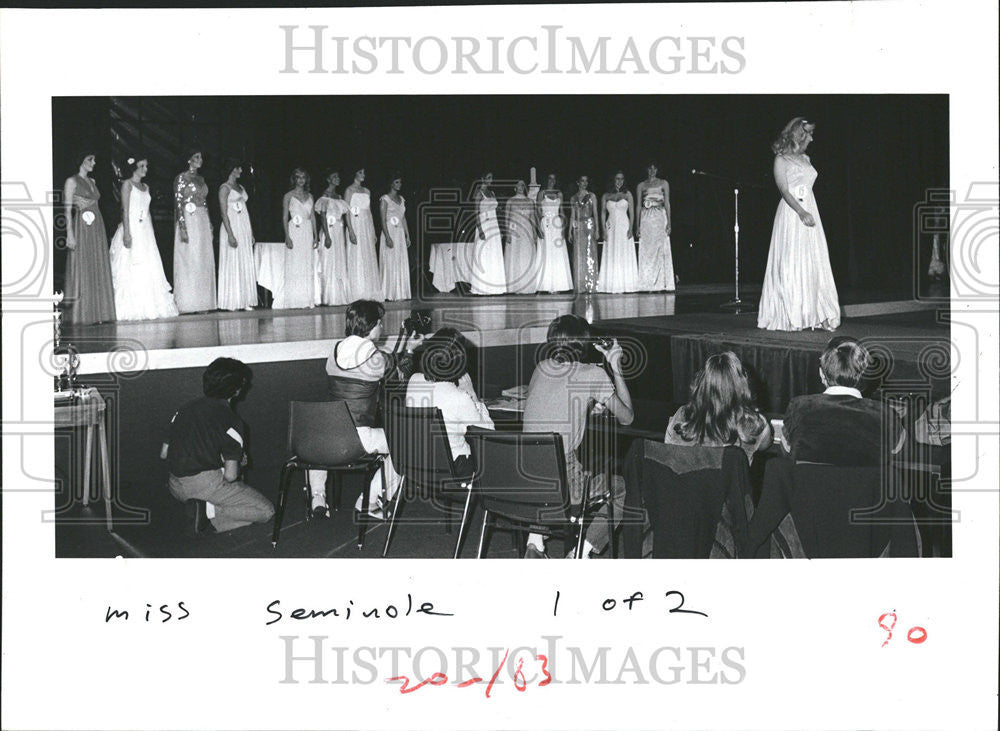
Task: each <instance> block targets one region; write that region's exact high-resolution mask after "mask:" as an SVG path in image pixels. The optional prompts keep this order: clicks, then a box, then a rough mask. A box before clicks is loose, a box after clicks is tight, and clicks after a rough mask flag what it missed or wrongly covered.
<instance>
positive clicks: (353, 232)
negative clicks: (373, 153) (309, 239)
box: [344, 168, 382, 302]
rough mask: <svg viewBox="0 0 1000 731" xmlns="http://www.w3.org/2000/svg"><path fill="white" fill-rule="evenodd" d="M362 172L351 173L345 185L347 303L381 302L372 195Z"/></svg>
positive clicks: (362, 170)
mask: <svg viewBox="0 0 1000 731" xmlns="http://www.w3.org/2000/svg"><path fill="white" fill-rule="evenodd" d="M364 182H365V169H364V168H361V169H359V170H357V171H356V172H355V173H354V182H353V183H351V184H350V185H349V186H347V190H345V191H344V198H345V199H346V200H347V207H348V211H347V218H346V219H345V220H346V221H347V244H346V249H347V281H348V282H349V285H348V288H347V289H348V291H349V293H350V295H351V300H352V301H356V300H375V301H377V302H381V301H382V280H381V279H380V277H379V271H378V259H377V258H376V257H375V223H374V222H373V221H372V209H371V206H372V194H371V191H370V190H368V188H366V187H365V186H364V185H363V183H364Z"/></svg>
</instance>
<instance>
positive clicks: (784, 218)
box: [757, 157, 840, 330]
mask: <svg viewBox="0 0 1000 731" xmlns="http://www.w3.org/2000/svg"><path fill="white" fill-rule="evenodd" d="M785 159H786V160H787V161H788V165H787V167H786V173H785V174H786V180H787V182H788V190H789V191H790V192H791V193H792V195H794V196H795V197H796V198H797V199H798V200H799V203H800V205H801V206H802V207H803V208H805V209H806V211H808V212H809V213H811V214H812V217H813V219H814V220H815V222H816V225H815V226H806V225H805V224H804V223H802V220H801V219H800V218H799V215H798V214H797V213H796V212H795V210H794V209H793V208H792V207H791V206H790V205H788V203H786V202H785V199H784V198H782V199H781V202H780V203H778V211H777V213H775V215H774V228H773V229H772V230H771V250H770V251H769V252H768V255H767V269H766V271H765V272H764V287H763V289H762V291H761V294H760V308H759V310H758V314H757V327H759V328H764V329H767V330H804V329H807V328H816V327H822V328H826V329H828V330H832V329H835V328H837V327H838V326H839V325H840V302H839V301H838V299H837V285H836V284H834V281H833V271H832V270H831V268H830V253H829V251H828V250H827V245H826V234H825V233H824V232H823V223H822V221H820V218H819V208H818V207H817V206H816V198H815V196H814V195H813V190H812V189H813V184H814V183H815V182H816V177H817V175H818V173H817V172H816V168H814V167H813V166H812V163H810V162H808V160H809V158H808V157H806V163H805V164H803V163H801V162H799V161H797V160H793V159H791V158H785Z"/></svg>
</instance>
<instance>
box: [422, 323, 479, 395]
mask: <svg viewBox="0 0 1000 731" xmlns="http://www.w3.org/2000/svg"><path fill="white" fill-rule="evenodd" d="M417 361H418V363H419V367H420V372H421V373H423V374H424V378H426V379H427V380H428V381H431V382H434V383H437V382H441V381H445V382H448V383H454V384H455V385H458V380H459V379H460V378H461V377H462V376H464V375H465V374H466V373H468V371H469V353H468V350H467V349H466V343H465V338H464V337H462V334H461V333H460V332H458V330H456V329H455V328H452V327H443V328H441V329H440V330H438V331H437V332H436V333H434V334H433V335H431V336H430V337H429V338H427V340H425V341H424V342H423V343H422V344H421V346H420V348H419V351H418V353H417Z"/></svg>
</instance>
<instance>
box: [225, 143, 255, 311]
mask: <svg viewBox="0 0 1000 731" xmlns="http://www.w3.org/2000/svg"><path fill="white" fill-rule="evenodd" d="M223 172H224V173H225V174H226V182H224V183H223V184H222V185H220V186H219V210H220V211H222V223H221V224H219V309H220V310H252V309H253V308H254V307H255V306H256V304H257V264H256V261H255V260H254V255H253V245H254V244H255V243H256V241H255V239H254V237H253V229H252V227H251V226H250V213H249V212H248V211H247V199H248V198H249V197H250V196H248V195H247V191H246V188H244V187H243V186H242V185H240V184H239V182H238V181H239V179H240V176H241V175H242V174H243V163H241V162H240V161H239V160H237V159H235V158H229V159H228V160H226V165H225V167H224V168H223Z"/></svg>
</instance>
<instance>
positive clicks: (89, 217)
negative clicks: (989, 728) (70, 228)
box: [80, 211, 97, 226]
mask: <svg viewBox="0 0 1000 731" xmlns="http://www.w3.org/2000/svg"><path fill="white" fill-rule="evenodd" d="M80 218H82V219H83V222H84V223H85V224H87V225H88V226H90V225H91V224H93V223H94V220H95V219H96V218H97V217H96V216H95V215H94V212H93V211H84V212H83V215H81V216H80Z"/></svg>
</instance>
